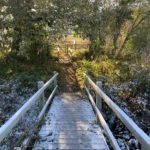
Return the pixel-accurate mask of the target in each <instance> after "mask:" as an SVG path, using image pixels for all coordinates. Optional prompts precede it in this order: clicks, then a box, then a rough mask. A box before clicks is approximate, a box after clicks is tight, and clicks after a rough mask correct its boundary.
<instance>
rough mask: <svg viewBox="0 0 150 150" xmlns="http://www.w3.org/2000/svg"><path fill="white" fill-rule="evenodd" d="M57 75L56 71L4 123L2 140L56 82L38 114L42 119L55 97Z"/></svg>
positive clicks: (0, 135)
mask: <svg viewBox="0 0 150 150" xmlns="http://www.w3.org/2000/svg"><path fill="white" fill-rule="evenodd" d="M57 76H58V73H56V72H55V74H54V75H53V77H52V78H51V79H50V80H49V81H47V82H46V83H45V84H44V85H43V86H42V87H41V88H40V89H39V90H38V91H37V92H36V93H35V94H34V95H33V96H32V97H31V98H29V100H28V101H27V102H26V103H25V104H24V105H23V106H22V107H21V108H20V109H19V110H18V111H17V112H16V113H15V114H14V115H13V116H12V117H11V118H10V119H9V120H8V121H7V122H6V123H5V124H4V125H2V126H1V127H0V142H2V140H3V139H4V138H5V137H6V136H7V135H8V134H9V133H10V132H11V130H12V129H13V128H14V127H15V126H16V125H17V124H18V122H19V121H20V120H21V118H23V116H24V115H25V114H26V112H27V111H28V110H29V109H30V108H31V106H33V105H34V104H35V102H37V101H38V100H39V99H40V98H41V96H42V94H43V93H44V91H45V90H46V89H47V88H48V87H50V85H52V84H54V86H55V87H54V89H53V91H52V93H51V95H50V97H49V98H48V100H47V102H46V104H45V105H44V107H43V109H42V111H41V113H40V114H39V116H38V120H39V121H40V120H41V119H42V117H43V115H44V113H45V111H46V108H47V106H48V103H49V102H50V100H51V99H52V98H53V95H54V94H55V92H56V90H57V88H58V85H57Z"/></svg>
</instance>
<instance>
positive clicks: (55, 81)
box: [53, 71, 57, 88]
mask: <svg viewBox="0 0 150 150" xmlns="http://www.w3.org/2000/svg"><path fill="white" fill-rule="evenodd" d="M56 73H57V72H56V71H54V72H53V74H54V75H55V74H56ZM56 85H57V78H55V80H54V88H55V87H56Z"/></svg>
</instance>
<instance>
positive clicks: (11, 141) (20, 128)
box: [0, 76, 40, 150]
mask: <svg viewBox="0 0 150 150" xmlns="http://www.w3.org/2000/svg"><path fill="white" fill-rule="evenodd" d="M36 84H37V83H36V81H35V79H34V80H32V78H30V77H27V76H23V77H22V76H19V77H17V78H13V79H11V80H0V126H1V125H2V124H4V123H5V122H6V121H7V120H8V119H9V118H10V117H11V116H12V115H13V114H14V113H15V112H16V111H17V110H18V109H19V108H20V107H21V106H22V105H23V104H24V103H25V102H26V101H27V100H28V99H29V98H30V97H31V96H32V95H33V94H34V93H35V91H36V90H37V87H36ZM39 111H40V108H39V106H38V104H35V105H34V107H32V108H31V110H30V111H28V112H27V114H26V115H25V117H24V118H22V120H21V121H20V123H19V124H18V125H17V127H15V128H14V129H13V131H12V132H11V133H10V134H9V136H8V137H7V138H6V139H4V141H3V142H2V143H1V145H0V149H2V150H10V149H13V147H15V146H19V145H20V143H21V142H22V140H23V139H24V138H25V137H26V136H28V135H31V134H32V130H31V129H33V127H34V123H35V122H36V117H37V115H38V113H39ZM29 129H30V130H29Z"/></svg>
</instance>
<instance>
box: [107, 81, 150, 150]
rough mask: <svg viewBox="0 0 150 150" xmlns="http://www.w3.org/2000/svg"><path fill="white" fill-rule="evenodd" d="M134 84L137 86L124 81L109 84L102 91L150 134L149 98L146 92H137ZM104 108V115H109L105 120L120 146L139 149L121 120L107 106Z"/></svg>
mask: <svg viewBox="0 0 150 150" xmlns="http://www.w3.org/2000/svg"><path fill="white" fill-rule="evenodd" d="M136 86H138V85H137V83H136V82H126V83H122V84H119V85H116V86H112V85H111V86H110V85H109V86H107V87H106V88H104V91H105V92H106V93H107V95H109V97H111V99H112V100H113V101H114V102H116V103H117V104H118V105H119V106H120V107H121V109H122V110H123V111H124V112H125V113H126V114H127V115H128V116H130V117H131V118H132V119H133V120H134V121H135V122H136V124H137V125H138V126H139V127H140V128H142V129H143V130H144V131H145V132H146V133H147V134H148V135H149V136H150V120H149V118H150V99H149V97H148V93H144V94H141V93H137V92H136V90H135V89H136ZM106 110H108V111H107V114H108V115H106V116H109V118H107V117H106V118H107V121H108V122H109V125H110V127H111V129H112V131H113V133H114V135H115V137H116V138H117V140H118V143H119V145H120V146H121V148H122V149H123V150H126V149H127V150H128V149H132V150H136V149H141V148H140V145H139V143H138V141H137V140H135V138H134V137H133V135H132V134H131V133H130V132H129V131H128V130H127V128H126V127H125V126H124V125H123V124H122V123H121V121H120V120H119V119H117V118H116V117H115V115H114V114H113V113H112V111H111V110H109V109H108V108H106ZM110 116H111V117H110ZM110 118H111V119H110Z"/></svg>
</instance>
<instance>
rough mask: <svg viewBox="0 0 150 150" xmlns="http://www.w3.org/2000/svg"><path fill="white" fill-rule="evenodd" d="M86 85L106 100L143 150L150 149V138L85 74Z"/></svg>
mask: <svg viewBox="0 0 150 150" xmlns="http://www.w3.org/2000/svg"><path fill="white" fill-rule="evenodd" d="M85 79H86V84H87V82H88V83H89V84H90V85H91V86H92V88H93V89H94V91H95V92H96V93H97V94H98V95H99V96H100V97H101V98H102V99H103V100H104V102H105V103H106V104H107V105H108V106H109V107H110V108H111V109H112V111H113V112H114V113H115V114H116V116H117V117H118V118H119V119H120V120H121V121H122V122H123V123H124V125H125V126H126V127H127V128H128V129H129V130H130V132H131V133H132V134H133V135H134V136H135V137H136V138H137V139H138V141H139V142H140V144H141V146H142V149H144V150H149V149H150V137H149V136H148V135H147V134H146V133H145V132H144V131H143V130H142V129H141V128H139V127H138V126H137V125H136V123H135V122H134V121H133V120H132V119H131V118H130V117H129V116H128V115H127V114H126V113H125V112H124V111H123V110H121V109H120V108H119V106H118V105H117V104H115V103H114V102H113V101H112V100H111V99H110V98H109V97H108V96H107V95H106V94H105V93H104V92H103V91H102V90H101V89H100V88H99V87H98V86H97V85H96V84H95V83H94V82H93V81H92V80H91V79H90V77H89V76H87V75H86V74H85Z"/></svg>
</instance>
